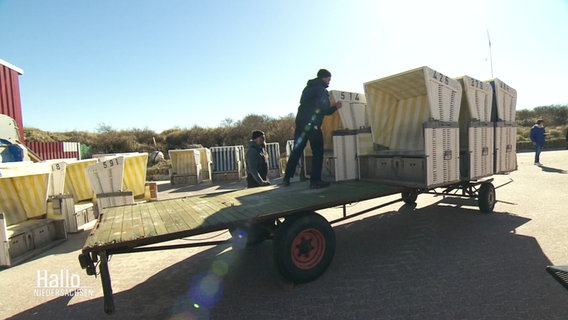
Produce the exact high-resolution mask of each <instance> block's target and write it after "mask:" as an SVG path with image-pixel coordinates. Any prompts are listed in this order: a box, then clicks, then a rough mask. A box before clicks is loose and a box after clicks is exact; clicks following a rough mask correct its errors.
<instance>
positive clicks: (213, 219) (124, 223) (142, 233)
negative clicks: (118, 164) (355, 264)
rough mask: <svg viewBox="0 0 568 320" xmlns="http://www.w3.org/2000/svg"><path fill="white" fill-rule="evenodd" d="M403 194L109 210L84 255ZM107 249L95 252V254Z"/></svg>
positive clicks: (212, 199) (346, 193) (362, 192)
mask: <svg viewBox="0 0 568 320" xmlns="http://www.w3.org/2000/svg"><path fill="white" fill-rule="evenodd" d="M401 190H402V189H401V188H400V187H391V186H386V185H378V184H376V183H371V182H362V181H357V182H342V183H337V184H332V185H331V186H330V187H328V188H323V189H309V188H308V183H296V184H292V185H291V186H290V187H276V186H267V187H259V188H251V189H241V190H236V191H232V192H224V193H218V194H208V195H201V196H194V197H186V198H178V199H169V200H163V201H157V202H149V203H143V204H137V205H130V206H128V205H127V206H124V207H114V208H107V209H105V211H106V212H105V214H104V215H103V219H102V220H101V222H100V223H99V226H98V229H97V230H95V231H94V232H93V233H94V234H93V236H92V237H90V238H89V239H88V240H87V243H86V244H85V248H84V250H87V251H89V250H92V249H90V247H92V246H93V245H94V244H95V243H99V244H107V246H106V248H119V247H136V246H139V245H146V244H152V243H158V242H162V241H168V240H174V239H178V238H182V237H186V236H191V235H196V234H199V233H200V232H211V231H215V230H222V229H224V228H226V227H227V226H228V225H230V224H237V223H245V221H247V220H251V219H259V218H262V217H264V219H269V218H274V219H275V218H279V217H285V216H286V215H288V214H292V213H295V212H301V211H317V210H320V209H324V208H329V207H334V206H338V205H341V204H348V203H352V202H358V201H363V200H368V199H372V198H377V197H380V196H385V195H390V194H394V193H397V192H400V191H401ZM134 206H136V207H134ZM117 232H118V235H119V237H118V238H117V237H116V234H117ZM120 235H122V237H120ZM141 238H144V241H140V240H139V239H141ZM137 239H138V240H137ZM152 239H155V240H152ZM121 241H122V242H121ZM106 248H101V246H99V247H98V248H97V250H102V249H106Z"/></svg>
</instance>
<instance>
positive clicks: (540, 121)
mask: <svg viewBox="0 0 568 320" xmlns="http://www.w3.org/2000/svg"><path fill="white" fill-rule="evenodd" d="M543 122H544V120H542V119H538V120H536V123H537V124H541V123H543Z"/></svg>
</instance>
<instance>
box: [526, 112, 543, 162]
mask: <svg viewBox="0 0 568 320" xmlns="http://www.w3.org/2000/svg"><path fill="white" fill-rule="evenodd" d="M530 137H531V141H532V143H533V144H534V146H535V154H534V164H535V165H537V166H540V165H542V164H541V163H540V152H541V151H542V147H543V146H544V141H545V137H546V133H545V129H544V120H542V119H538V120H537V121H536V123H535V124H534V126H532V128H531V134H530Z"/></svg>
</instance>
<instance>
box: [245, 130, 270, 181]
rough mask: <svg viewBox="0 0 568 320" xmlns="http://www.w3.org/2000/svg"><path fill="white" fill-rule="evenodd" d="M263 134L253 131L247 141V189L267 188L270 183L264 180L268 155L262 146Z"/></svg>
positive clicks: (266, 173)
mask: <svg viewBox="0 0 568 320" xmlns="http://www.w3.org/2000/svg"><path fill="white" fill-rule="evenodd" d="M264 139H265V138H264V132H262V131H260V130H255V131H253V132H252V138H251V139H250V140H249V143H248V148H247V154H246V166H247V186H248V187H249V188H254V187H260V186H267V185H270V182H269V181H268V179H267V178H266V176H267V175H268V160H267V159H268V154H267V153H266V148H265V144H264Z"/></svg>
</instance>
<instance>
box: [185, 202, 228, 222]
mask: <svg viewBox="0 0 568 320" xmlns="http://www.w3.org/2000/svg"><path fill="white" fill-rule="evenodd" d="M208 203H209V201H206V200H204V199H203V198H202V197H189V198H184V199H180V202H179V205H180V206H181V207H183V208H184V211H185V212H186V214H187V215H188V218H190V219H192V220H193V221H194V224H195V225H196V226H200V225H210V224H212V223H214V221H213V220H212V219H210V217H212V216H214V215H215V213H216V212H218V211H219V208H218V207H217V206H216V205H214V206H209V205H208Z"/></svg>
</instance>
